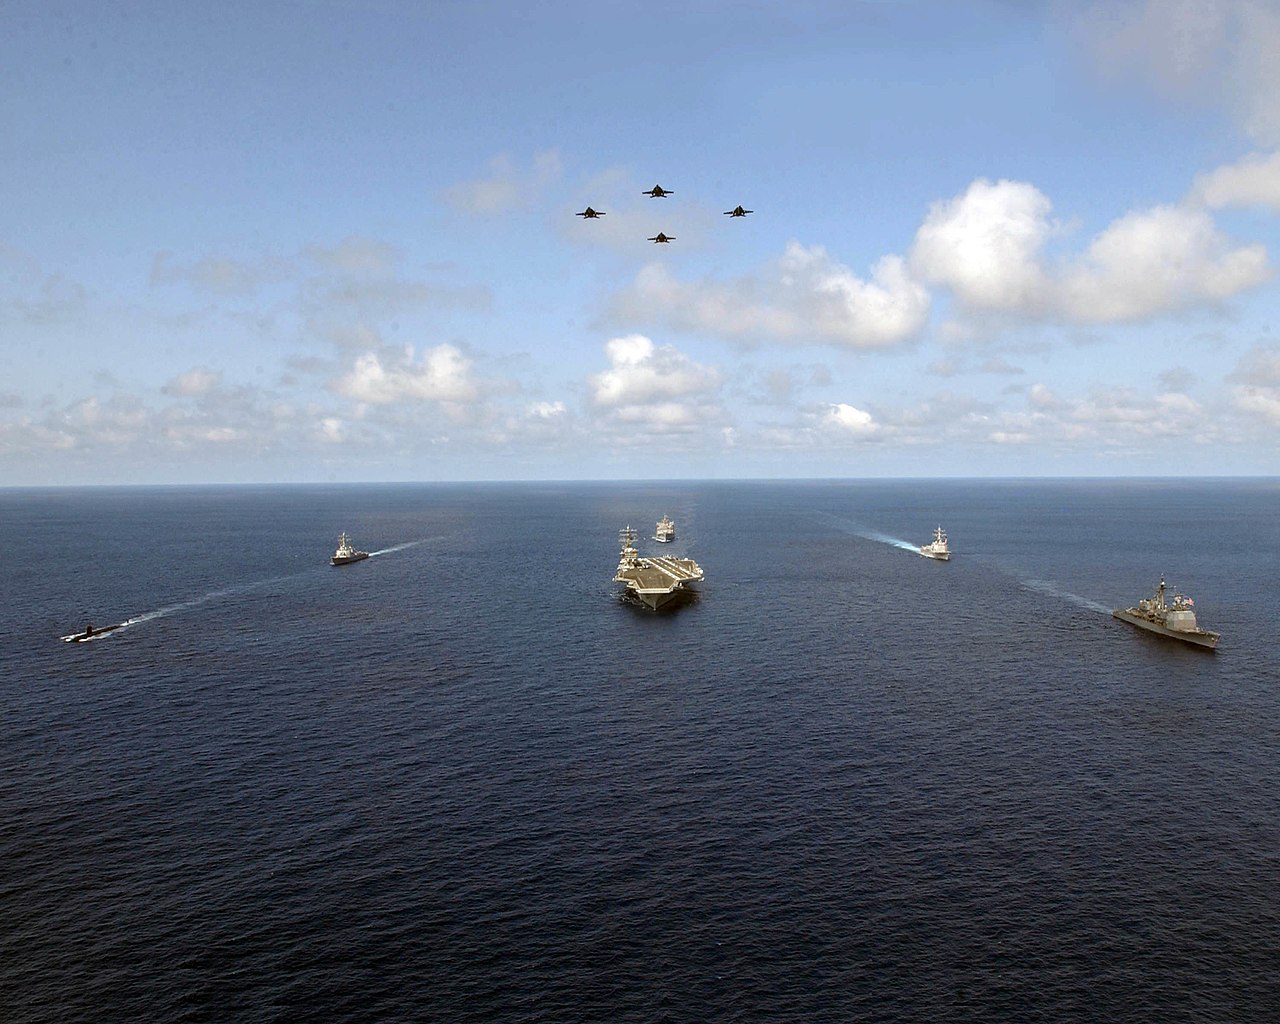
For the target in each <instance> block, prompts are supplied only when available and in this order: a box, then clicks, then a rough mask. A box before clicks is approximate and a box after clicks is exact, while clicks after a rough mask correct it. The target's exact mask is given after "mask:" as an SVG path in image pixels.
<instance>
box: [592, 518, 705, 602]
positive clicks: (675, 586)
mask: <svg viewBox="0 0 1280 1024" xmlns="http://www.w3.org/2000/svg"><path fill="white" fill-rule="evenodd" d="M618 543H619V544H620V545H621V546H622V553H621V555H620V556H619V559H618V571H617V573H616V574H615V575H614V577H613V582H614V583H625V584H626V585H627V590H628V591H630V592H631V593H632V594H633V595H634V596H635V597H636V598H637V599H638V600H639V601H640V602H641V603H642V604H644V605H645V606H646V607H648V608H652V609H653V610H654V611H657V610H658V609H659V608H662V607H664V606H665V605H668V604H671V603H672V602H673V601H676V600H678V599H679V598H682V597H685V596H687V591H686V590H685V588H686V587H687V586H689V585H690V584H692V583H700V582H701V581H702V566H700V565H698V563H697V562H695V561H694V560H693V559H692V558H663V557H658V556H654V557H651V558H642V557H641V556H640V553H639V552H638V551H637V550H636V531H635V530H633V529H632V528H631V527H630V526H628V527H625V528H624V529H622V530H619V531H618Z"/></svg>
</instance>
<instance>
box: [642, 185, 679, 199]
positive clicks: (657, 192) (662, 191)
mask: <svg viewBox="0 0 1280 1024" xmlns="http://www.w3.org/2000/svg"><path fill="white" fill-rule="evenodd" d="M674 193H675V189H673V188H663V187H662V186H661V185H654V186H653V188H651V189H649V191H648V192H641V193H640V194H641V195H643V196H653V198H654V199H661V198H662V197H663V196H669V195H672V194H674Z"/></svg>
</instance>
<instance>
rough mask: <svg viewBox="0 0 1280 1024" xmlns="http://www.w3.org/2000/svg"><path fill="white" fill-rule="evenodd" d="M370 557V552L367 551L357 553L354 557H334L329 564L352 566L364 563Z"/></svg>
mask: <svg viewBox="0 0 1280 1024" xmlns="http://www.w3.org/2000/svg"><path fill="white" fill-rule="evenodd" d="M368 557H369V552H367V551H357V552H356V553H355V554H354V555H342V556H341V557H339V556H338V555H334V556H333V557H332V558H331V559H329V564H330V565H350V564H351V563H352V562H363V561H364V560H365V559H366V558H368Z"/></svg>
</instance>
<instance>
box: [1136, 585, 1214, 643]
mask: <svg viewBox="0 0 1280 1024" xmlns="http://www.w3.org/2000/svg"><path fill="white" fill-rule="evenodd" d="M1164 591H1165V583H1164V577H1163V576H1161V577H1160V585H1159V586H1158V587H1156V592H1155V594H1153V595H1152V596H1151V597H1144V598H1143V599H1142V600H1141V601H1139V602H1138V606H1137V607H1136V608H1117V609H1115V610H1114V611H1113V612H1112V613H1111V614H1112V615H1113V616H1115V617H1116V618H1117V619H1120V620H1122V621H1123V622H1128V623H1129V624H1131V625H1134V626H1137V627H1138V628H1139V629H1145V630H1147V631H1148V632H1149V633H1158V634H1159V635H1160V636H1167V637H1172V638H1173V639H1174V640H1182V641H1185V642H1186V643H1189V644H1194V645H1195V646H1197V647H1207V648H1208V649H1209V650H1211V651H1212V650H1214V649H1216V648H1217V646H1218V637H1220V636H1221V635H1222V634H1221V633H1215V632H1213V631H1212V630H1209V629H1201V628H1200V627H1199V626H1198V625H1196V613H1195V611H1194V608H1195V602H1194V601H1193V600H1191V598H1189V597H1186V596H1184V595H1182V594H1174V595H1173V601H1172V602H1167V601H1165V599H1164Z"/></svg>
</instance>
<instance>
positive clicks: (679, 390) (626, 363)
mask: <svg viewBox="0 0 1280 1024" xmlns="http://www.w3.org/2000/svg"><path fill="white" fill-rule="evenodd" d="M604 348H605V354H606V355H607V356H608V357H609V362H610V364H611V365H610V368H609V369H608V370H605V371H604V372H603V373H598V374H596V375H595V376H593V377H592V378H591V393H592V400H593V401H594V402H595V403H596V405H599V406H612V407H622V406H627V405H643V404H645V403H649V402H654V401H655V400H658V399H663V398H683V397H686V396H689V395H697V394H703V393H706V392H708V391H711V390H713V389H715V388H716V387H718V386H719V383H720V374H719V373H718V372H717V371H716V370H715V369H713V368H711V367H707V366H702V365H700V364H698V363H695V362H694V361H693V360H691V359H690V358H689V357H688V356H686V355H684V354H683V353H681V352H679V351H677V350H676V349H675V347H674V346H672V345H662V346H660V347H659V346H657V345H655V344H654V343H653V342H652V341H651V340H650V339H648V338H646V337H644V336H643V335H640V334H631V335H628V336H626V337H623V338H614V339H612V340H611V341H609V342H606V343H605V347H604Z"/></svg>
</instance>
